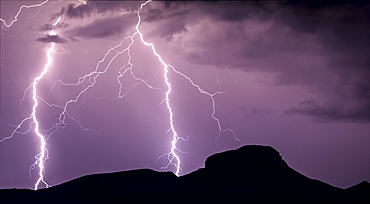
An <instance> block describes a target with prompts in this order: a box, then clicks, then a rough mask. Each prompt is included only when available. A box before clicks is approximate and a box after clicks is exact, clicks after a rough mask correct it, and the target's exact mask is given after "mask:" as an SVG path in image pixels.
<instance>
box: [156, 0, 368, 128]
mask: <svg viewBox="0 0 370 204" xmlns="http://www.w3.org/2000/svg"><path fill="white" fill-rule="evenodd" d="M189 4H193V5H194V9H193V10H192V12H190V13H189V14H188V16H187V18H190V16H193V17H194V16H196V18H198V19H199V20H202V19H205V18H210V19H211V21H210V25H212V26H214V25H220V26H219V27H218V28H216V29H217V30H215V32H213V33H210V32H203V33H204V34H203V35H204V36H202V34H200V33H201V32H198V35H199V36H198V39H203V41H199V43H198V44H199V45H194V46H195V47H194V48H193V49H192V50H189V51H187V52H186V54H185V55H184V58H185V59H186V60H188V61H189V62H191V63H195V64H204V65H205V64H208V65H214V66H218V67H230V68H238V69H242V70H245V71H250V69H252V68H253V69H257V70H259V71H263V72H272V73H274V74H275V76H276V77H275V84H276V85H298V86H302V87H305V88H308V89H309V90H311V91H312V93H313V94H315V96H316V97H320V98H322V100H318V99H317V100H316V99H315V100H305V101H303V102H301V103H300V104H298V105H297V107H294V108H291V109H290V110H287V111H286V113H290V114H292V113H294V114H301V115H310V116H313V117H315V118H320V119H323V118H326V119H328V120H330V121H338V120H340V121H342V120H346V121H370V113H369V111H368V110H370V98H369V93H370V80H369V78H370V60H369V57H368V56H369V53H370V40H369V37H368V36H370V18H369V17H368V14H369V12H370V4H359V3H358V2H356V3H350V4H349V2H348V1H346V2H334V1H333V2H326V3H320V2H319V1H307V2H303V3H299V2H298V1H288V2H265V3H264V2H234V3H226V2H218V3H215V4H211V3H207V2H202V3H196V2H194V3H188V4H187V6H188V7H189ZM195 5H197V6H195ZM215 5H218V6H215ZM220 5H222V6H220ZM161 13H164V12H163V11H162V12H158V11H156V12H152V16H155V17H156V18H155V19H159V20H160V19H161V17H160V16H156V15H161ZM194 18H195V17H194ZM269 21H271V22H272V23H271V25H270V26H266V29H260V30H258V29H259V28H258V26H261V25H263V24H264V23H266V22H269ZM184 22H185V24H184V25H183V26H184V28H187V27H189V26H191V25H196V24H197V23H198V22H197V21H189V20H188V19H186V20H185V21H184ZM199 22H200V21H199ZM220 22H230V24H228V26H227V28H226V27H225V26H224V25H223V24H222V23H220ZM249 22H257V23H255V24H254V25H253V24H248V23H249ZM205 26H207V25H206V24H205ZM221 26H224V27H221ZM253 29H254V30H257V31H256V32H255V33H256V34H254V35H248V32H251V33H253V32H254V31H253ZM220 32H222V35H219V33H220ZM185 35H186V34H185ZM218 35H219V36H221V37H222V38H221V37H217V36H218ZM159 36H160V37H162V36H161V35H159ZM225 46H229V48H225ZM220 47H223V49H222V50H220ZM319 58H320V59H321V61H316V60H317V59H319ZM251 65H257V68H256V66H251ZM317 70H321V71H320V72H318V71H317Z"/></svg>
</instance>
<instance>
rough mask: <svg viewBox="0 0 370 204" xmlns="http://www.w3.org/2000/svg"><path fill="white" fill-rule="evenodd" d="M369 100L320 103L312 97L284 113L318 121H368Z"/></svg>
mask: <svg viewBox="0 0 370 204" xmlns="http://www.w3.org/2000/svg"><path fill="white" fill-rule="evenodd" d="M369 103H370V100H362V101H358V102H356V103H353V102H348V101H347V102H346V101H340V102H338V101H332V102H329V103H326V104H320V103H319V102H318V101H316V100H314V99H309V100H305V101H302V102H300V103H299V104H298V106H297V107H296V108H291V109H289V110H286V111H285V113H286V114H300V115H306V116H313V117H314V118H315V119H319V121H320V122H334V121H344V122H370V117H369V115H370V109H369Z"/></svg>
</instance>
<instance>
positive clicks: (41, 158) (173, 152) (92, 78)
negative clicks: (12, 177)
mask: <svg viewBox="0 0 370 204" xmlns="http://www.w3.org/2000/svg"><path fill="white" fill-rule="evenodd" d="M79 1H80V2H81V3H83V4H86V2H85V1H82V0H79ZM46 2H47V1H44V2H43V3H40V4H35V5H31V6H22V7H21V8H20V9H19V12H18V13H17V15H16V17H15V20H13V21H12V22H11V23H10V24H6V23H5V21H4V20H2V19H1V21H3V23H4V25H5V26H7V27H10V26H11V25H12V24H13V23H14V22H16V21H17V17H18V15H19V13H20V12H21V10H22V8H31V7H38V6H42V5H43V4H45V3H46ZM150 2H152V0H148V1H146V2H145V3H142V4H141V5H140V8H139V9H138V11H137V12H136V14H137V17H138V21H137V23H136V25H135V32H134V33H133V34H132V35H131V36H128V37H126V38H124V39H123V40H122V41H121V42H120V43H119V44H118V45H116V46H114V47H112V48H111V49H109V50H108V51H107V52H106V54H105V55H104V57H103V59H101V60H100V61H99V62H98V63H97V65H96V67H95V70H94V71H92V72H90V73H89V74H86V75H85V76H83V77H79V79H78V81H77V82H76V83H64V82H63V81H61V80H58V81H56V82H54V84H53V86H52V87H51V89H50V91H49V96H50V93H51V91H52V89H53V88H54V87H55V86H56V84H58V83H60V84H61V85H64V86H82V87H84V88H83V90H82V91H80V92H79V93H78V94H77V95H76V97H74V98H73V99H70V100H68V101H67V102H66V103H65V104H64V105H57V104H51V103H48V102H46V101H45V100H44V99H42V98H41V97H39V96H38V95H37V85H38V83H39V82H40V80H41V79H43V77H44V75H45V74H46V73H47V72H48V71H49V68H50V66H51V64H52V61H53V59H52V53H53V52H54V49H55V43H54V42H52V43H51V47H50V48H49V49H48V50H47V52H46V56H47V63H46V64H45V66H44V69H43V71H42V72H41V73H40V74H39V76H37V77H36V78H35V79H34V80H33V83H32V84H31V85H30V86H29V87H28V88H27V89H26V90H25V93H24V95H23V98H22V100H21V102H22V101H23V99H24V97H25V94H26V92H27V91H28V90H31V89H32V100H33V107H32V113H31V115H30V116H29V117H27V118H25V119H23V120H22V121H21V122H20V123H19V124H18V125H17V126H13V127H15V129H14V130H13V132H12V134H11V135H10V136H8V137H5V138H3V139H2V140H0V142H3V141H4V140H7V139H10V138H12V137H13V135H14V134H16V133H20V134H26V133H28V132H30V131H31V130H32V128H34V131H35V133H36V135H37V137H38V139H40V153H39V154H38V155H36V157H35V158H36V161H35V163H34V164H33V165H32V166H31V168H30V171H32V170H33V169H34V168H35V167H36V166H37V167H38V169H39V173H38V174H39V178H38V180H37V182H36V183H35V186H34V189H35V190H37V189H38V188H39V185H40V184H41V183H43V184H44V185H45V186H46V187H49V185H48V184H47V183H46V182H45V180H44V172H45V161H46V159H47V158H48V155H47V154H48V152H47V148H46V141H45V140H46V138H47V137H48V136H50V135H51V134H53V133H54V132H55V131H57V130H58V129H59V128H64V127H66V126H67V125H66V122H65V119H66V117H69V118H70V119H72V120H73V121H75V122H76V123H77V124H78V125H79V126H80V127H81V129H82V130H84V131H85V130H89V131H93V132H95V131H94V130H92V129H89V128H84V127H82V125H81V124H80V123H79V121H77V120H76V119H75V118H73V117H72V116H71V115H69V113H68V111H67V110H68V107H69V105H70V104H71V103H77V101H79V100H80V98H83V100H85V99H84V97H85V95H86V92H87V91H88V90H89V89H90V88H92V87H93V86H95V84H96V82H97V78H98V77H99V76H101V75H103V74H105V73H106V72H107V71H108V69H109V67H110V66H111V64H112V62H113V61H114V60H115V59H116V58H117V57H118V56H119V55H121V54H123V53H127V56H128V60H127V65H128V67H126V68H124V67H122V68H121V69H120V70H119V74H118V76H117V82H118V84H119V90H118V98H122V97H123V96H124V95H125V94H124V93H122V86H123V84H122V83H121V78H122V77H123V76H124V75H126V74H130V75H131V76H132V77H133V79H135V80H136V81H137V82H138V83H143V84H144V85H146V86H147V87H148V88H149V89H153V90H158V91H161V92H162V93H163V91H162V90H161V88H157V87H154V86H152V85H150V84H149V83H148V81H147V80H144V79H142V78H140V77H137V76H135V74H134V72H133V66H134V65H133V63H132V62H131V50H130V48H131V46H132V45H133V44H134V43H135V39H134V37H135V36H138V37H139V39H140V42H141V43H142V44H144V45H146V46H148V47H150V48H151V50H152V53H153V55H155V56H156V57H157V59H158V61H159V62H160V63H161V65H162V66H163V68H162V71H163V77H164V83H165V85H166V87H167V90H166V92H165V94H164V95H165V98H164V100H163V101H162V102H161V104H165V105H166V108H167V111H168V116H169V123H168V125H169V129H168V131H167V132H166V133H171V134H172V140H171V148H170V151H169V152H168V153H166V154H164V155H162V156H160V157H158V159H160V158H162V157H164V156H166V157H167V159H168V163H167V165H166V166H165V167H162V169H166V168H168V167H169V166H170V165H173V166H174V167H175V168H176V171H175V175H176V176H180V174H181V171H182V170H181V160H180V157H179V155H178V153H183V151H181V150H180V149H179V148H178V147H177V143H178V141H179V140H183V141H187V139H185V138H182V137H180V136H179V135H178V133H177V131H176V129H175V125H174V113H173V109H172V105H171V100H170V99H171V97H170V96H171V93H172V84H171V81H170V78H169V73H170V72H174V73H175V74H178V75H179V76H181V77H183V78H185V79H186V80H187V81H188V82H189V83H190V84H191V85H192V86H193V87H194V88H196V89H197V90H198V91H199V93H201V94H205V95H207V96H208V97H209V98H210V100H211V102H212V114H211V117H212V119H213V120H214V121H215V122H216V124H217V127H218V135H217V137H216V139H215V143H216V147H217V139H218V138H219V137H221V133H222V132H227V131H229V132H231V133H232V134H233V135H234V139H235V140H237V141H238V142H239V143H240V144H241V145H242V143H241V141H240V140H239V139H238V138H237V136H236V134H235V132H234V131H233V130H232V129H230V128H227V129H224V128H223V127H222V126H221V122H220V120H219V119H218V118H217V117H216V104H215V96H216V95H219V94H223V92H220V91H217V92H214V93H209V92H207V91H205V90H204V89H202V88H201V87H200V86H199V85H198V84H196V83H195V82H194V81H193V80H192V79H191V78H190V77H189V76H187V75H185V74H183V73H182V72H180V71H178V70H177V69H175V67H173V66H171V65H169V64H167V63H166V62H164V61H163V59H162V57H161V56H160V55H159V54H158V53H157V51H156V49H155V46H154V44H152V43H149V42H147V41H145V40H144V36H143V34H142V33H141V31H140V29H139V26H140V24H141V16H140V11H142V9H143V7H144V6H145V5H147V4H148V3H150ZM60 20H61V17H59V18H58V19H57V21H56V22H55V23H54V24H53V25H52V30H51V31H50V32H49V35H50V36H55V35H57V33H56V32H55V31H54V28H55V26H57V24H58V23H59V21H60ZM126 40H130V43H129V44H128V45H127V46H126V48H124V49H122V48H121V47H122V46H123V43H124V42H125V41H126ZM120 49H122V50H120ZM113 52H116V54H115V55H114V56H113V57H112V58H111V59H110V60H109V62H108V63H107V65H106V66H105V68H104V69H103V70H101V69H99V67H100V65H101V64H102V63H103V62H105V61H106V60H108V55H110V53H113ZM99 70H101V71H99ZM217 82H218V80H217ZM136 85H137V84H135V85H134V86H136ZM134 86H133V87H134ZM133 87H132V88H133ZM49 98H50V97H49ZM39 102H42V103H44V104H46V105H47V106H49V107H57V108H60V109H62V111H61V113H60V114H59V117H58V118H57V120H58V122H57V123H55V124H54V125H53V127H52V128H50V129H49V130H46V132H49V134H48V135H47V136H45V135H43V134H42V133H41V132H40V124H39V121H38V119H37V107H38V103H39ZM27 121H30V123H29V129H28V130H27V131H25V132H20V131H19V130H20V128H21V127H22V126H23V125H24V124H25V123H26V122H27ZM33 126H34V127H33ZM95 133H97V132H95ZM97 134H98V133H97ZM158 159H157V160H158Z"/></svg>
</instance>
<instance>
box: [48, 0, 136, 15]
mask: <svg viewBox="0 0 370 204" xmlns="http://www.w3.org/2000/svg"><path fill="white" fill-rule="evenodd" d="M139 5H140V2H135V1H131V2H128V1H87V4H79V5H76V4H69V5H68V6H65V7H63V8H62V9H61V11H60V12H58V13H56V14H53V17H54V18H55V17H59V16H60V15H65V16H67V17H68V18H86V17H90V16H92V15H94V14H97V13H98V14H100V13H110V12H115V11H122V10H125V11H132V12H133V11H134V10H135V9H137V8H138V6H139Z"/></svg>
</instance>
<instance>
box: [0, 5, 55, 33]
mask: <svg viewBox="0 0 370 204" xmlns="http://www.w3.org/2000/svg"><path fill="white" fill-rule="evenodd" d="M48 1H49V0H45V1H44V2H42V3H39V4H33V5H22V6H21V7H20V8H19V10H18V12H17V14H16V15H15V16H14V19H13V20H12V21H11V22H10V23H9V24H7V23H6V22H5V20H4V19H2V18H0V21H2V22H3V23H4V25H5V26H6V27H8V28H9V27H10V26H12V25H13V23H15V22H17V21H18V16H19V14H20V13H21V12H22V9H24V8H35V7H40V6H42V5H44V4H46V3H47V2H48Z"/></svg>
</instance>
